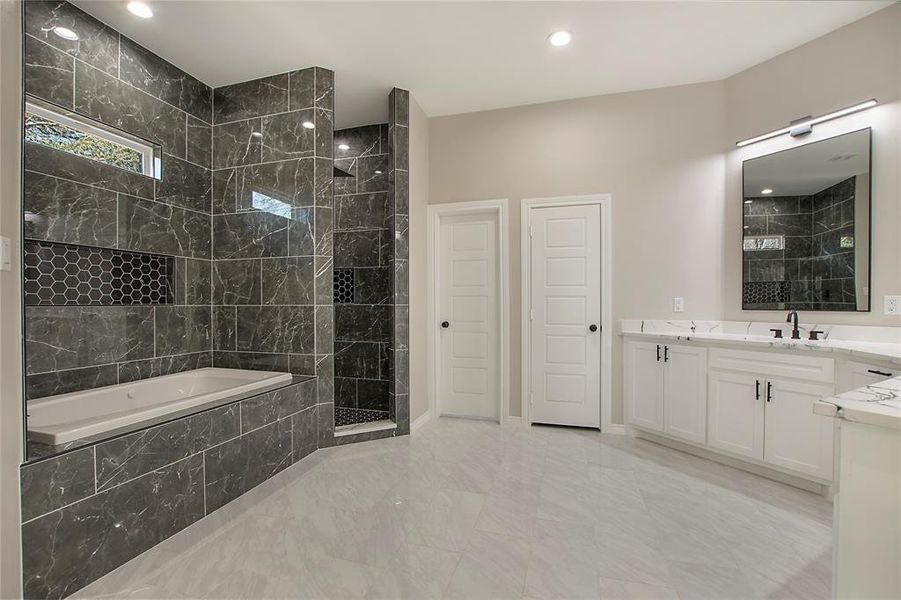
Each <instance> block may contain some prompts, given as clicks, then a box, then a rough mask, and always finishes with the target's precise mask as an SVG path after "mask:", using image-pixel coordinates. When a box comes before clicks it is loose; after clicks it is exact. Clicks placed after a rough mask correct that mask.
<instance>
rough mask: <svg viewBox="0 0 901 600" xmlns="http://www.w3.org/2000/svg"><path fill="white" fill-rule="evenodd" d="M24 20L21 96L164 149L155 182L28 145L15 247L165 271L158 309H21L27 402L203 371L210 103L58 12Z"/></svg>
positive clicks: (35, 13)
mask: <svg viewBox="0 0 901 600" xmlns="http://www.w3.org/2000/svg"><path fill="white" fill-rule="evenodd" d="M24 13H25V14H24V17H25V18H24V27H25V34H24V43H25V50H24V60H25V91H26V93H27V94H29V95H31V96H34V97H37V98H40V99H42V100H45V101H48V102H51V103H54V104H56V105H59V106H61V107H64V108H66V109H70V110H74V111H76V112H78V113H81V114H84V115H86V116H88V117H91V118H93V119H95V120H98V121H101V122H102V123H104V124H106V125H108V126H111V127H115V128H118V129H120V130H123V131H125V132H127V133H130V134H133V135H135V136H138V137H141V138H143V139H146V140H148V141H150V142H152V143H155V144H160V145H161V146H162V179H160V180H155V179H153V178H151V177H148V176H144V175H140V174H137V173H133V172H130V171H125V170H123V169H119V168H116V167H113V166H110V165H106V164H104V163H101V162H98V161H94V160H91V159H87V158H83V157H79V156H75V155H72V154H69V153H67V152H64V151H60V150H56V149H52V148H49V147H46V146H42V145H39V144H33V143H27V144H26V145H25V177H24V194H23V196H24V198H23V200H24V210H25V215H24V216H25V219H24V236H25V237H26V238H28V239H31V240H34V241H36V242H41V243H44V242H49V243H60V244H72V245H76V246H81V247H85V248H88V247H93V248H99V249H103V250H101V252H105V251H107V250H109V251H134V252H138V253H148V254H153V255H158V256H165V257H171V259H169V260H171V261H172V262H173V263H174V269H173V270H174V285H173V289H172V294H171V302H172V303H171V304H168V305H157V306H149V305H140V306H138V305H133V306H105V305H104V306H87V304H106V303H104V302H94V301H93V299H92V298H90V292H89V293H88V300H89V301H88V302H86V301H85V299H84V298H79V299H77V300H76V301H75V302H76V304H77V305H68V306H27V307H26V309H25V361H26V365H25V367H26V396H27V397H28V398H39V397H43V396H50V395H55V394H62V393H67V392H73V391H77V390H83V389H91V388H95V387H100V386H104V385H111V384H116V383H120V382H128V381H133V380H136V379H142V378H146V377H151V376H155V375H161V374H166V373H173V372H178V371H182V370H186V369H194V368H198V367H204V366H210V365H211V364H212V356H211V348H212V345H211V312H210V273H211V261H210V259H211V239H210V223H211V216H210V204H211V176H210V170H209V168H210V162H211V140H212V133H211V131H212V128H211V121H212V89H210V88H209V87H208V86H206V85H204V84H203V83H201V82H200V81H198V80H196V79H194V78H193V77H191V76H190V75H188V74H186V73H184V72H183V71H181V70H179V69H177V68H176V67H175V66H173V65H171V64H169V63H167V62H165V61H163V60H162V59H160V58H159V57H157V56H155V55H153V54H152V53H150V52H148V51H147V50H146V49H144V48H141V47H140V46H138V45H137V44H135V43H134V42H133V41H131V40H129V39H128V38H126V37H124V36H121V35H120V34H119V33H118V32H116V31H115V30H113V29H111V28H109V27H107V26H106V25H104V24H102V23H101V22H99V21H97V20H96V19H94V18H92V17H90V16H89V15H87V14H86V13H84V12H82V11H81V10H79V9H77V8H75V7H74V6H72V5H70V4H68V3H64V2H27V3H25V4H24ZM54 25H62V26H65V27H68V28H69V29H72V30H73V31H75V32H76V33H78V35H79V38H80V39H79V41H77V42H71V41H67V40H64V39H62V38H60V37H59V36H56V35H54V34H53V33H52V32H51V31H50V29H51V28H52V26H54ZM123 289H124V285H123ZM103 290H104V291H105V292H110V296H112V294H113V291H112V290H109V289H107V286H103ZM53 303H54V304H56V302H53Z"/></svg>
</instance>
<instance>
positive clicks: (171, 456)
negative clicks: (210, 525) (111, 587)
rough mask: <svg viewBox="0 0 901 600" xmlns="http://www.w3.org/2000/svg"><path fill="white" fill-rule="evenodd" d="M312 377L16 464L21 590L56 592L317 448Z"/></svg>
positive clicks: (43, 594) (64, 592)
mask: <svg viewBox="0 0 901 600" xmlns="http://www.w3.org/2000/svg"><path fill="white" fill-rule="evenodd" d="M318 413H319V406H318V401H317V385H316V382H315V381H314V380H312V379H308V380H306V381H302V382H296V383H293V384H291V385H289V386H287V387H283V388H280V389H277V390H275V391H271V392H267V393H263V394H260V395H257V396H252V397H250V398H247V399H245V400H241V401H240V402H235V403H232V404H227V405H224V406H220V407H217V408H212V409H210V410H207V411H204V412H201V413H198V414H195V415H191V416H188V417H184V418H180V419H176V420H174V421H170V422H168V423H164V424H162V425H157V426H155V427H151V428H149V429H145V430H142V431H137V432H134V433H130V434H127V435H124V436H121V437H117V438H114V439H110V440H106V441H103V442H100V443H97V444H94V445H91V446H87V447H83V448H80V449H78V450H73V451H71V452H68V453H65V454H60V455H57V456H54V457H51V458H48V459H46V460H42V461H40V462H34V463H30V464H26V465H23V466H22V468H21V493H22V570H23V582H24V592H25V593H24V595H25V597H26V598H62V597H65V596H68V595H70V594H72V593H74V592H75V591H77V590H78V589H80V588H82V587H84V586H85V585H87V584H88V583H90V582H91V581H94V580H95V579H97V578H98V577H101V576H102V575H105V574H106V573H108V572H110V571H112V570H113V569H115V568H116V567H118V566H119V565H122V564H124V563H125V562H127V561H129V560H131V559H132V558H134V557H135V556H137V555H138V554H140V553H142V552H144V551H145V550H147V549H149V548H151V547H152V546H154V545H156V544H158V543H160V542H161V541H163V540H164V539H166V538H168V537H170V536H172V535H173V534H175V533H177V532H178V531H180V530H182V529H184V528H185V527H187V526H188V525H190V524H191V523H193V522H195V521H197V520H198V519H201V518H203V517H204V516H205V515H208V514H210V513H211V512H213V511H215V510H216V509H218V508H220V507H222V506H223V505H225V504H227V503H228V502H230V501H232V500H234V499H235V498H237V497H238V496H240V495H242V494H244V493H245V492H247V491H249V490H250V489H251V488H253V487H255V486H257V485H259V484H260V483H262V482H263V481H265V480H267V479H269V478H270V477H272V476H273V475H275V474H277V473H279V472H280V471H282V470H283V469H285V468H286V467H288V466H290V465H292V464H294V463H296V462H298V461H299V460H301V459H303V458H305V457H307V456H309V455H310V454H312V453H313V452H314V451H315V450H316V449H317V448H318V442H319V433H318V427H319V422H320V419H319V415H318Z"/></svg>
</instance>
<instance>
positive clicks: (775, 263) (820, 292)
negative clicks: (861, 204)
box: [742, 177, 857, 311]
mask: <svg viewBox="0 0 901 600" xmlns="http://www.w3.org/2000/svg"><path fill="white" fill-rule="evenodd" d="M854 190H855V178H854V177H851V178H850V179H847V180H845V181H842V182H840V183H837V184H835V185H833V186H830V187H828V188H826V189H824V190H821V191H819V192H817V193H816V194H813V195H807V196H775V197H771V196H763V197H757V198H745V200H746V202H745V204H744V226H745V229H744V232H745V235H754V236H756V235H768V234H769V235H784V236H785V248H784V249H783V250H761V251H746V252H744V265H743V282H744V283H743V292H742V305H743V308H744V309H745V310H755V309H761V310H772V309H784V308H793V309H797V310H830V311H854V310H857V299H856V290H855V280H854V248H853V246H852V247H850V248H847V247H842V239H843V238H846V239H847V238H850V239H851V240H853V238H854ZM748 200H750V202H747V201H748ZM770 282H780V283H781V285H780V286H779V287H778V288H776V287H772V286H770V287H765V286H762V285H761V284H765V283H770Z"/></svg>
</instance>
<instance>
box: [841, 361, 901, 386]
mask: <svg viewBox="0 0 901 600" xmlns="http://www.w3.org/2000/svg"><path fill="white" fill-rule="evenodd" d="M896 375H901V368H899V366H898V365H885V364H877V363H864V362H859V361H855V360H842V361H839V363H838V378H837V385H836V390H835V392H836V393H837V394H841V393H843V392H848V391H851V390H856V389H857V388H862V387H864V386H867V385H871V384H874V383H879V382H880V381H884V380H886V379H888V378H890V377H894V376H896Z"/></svg>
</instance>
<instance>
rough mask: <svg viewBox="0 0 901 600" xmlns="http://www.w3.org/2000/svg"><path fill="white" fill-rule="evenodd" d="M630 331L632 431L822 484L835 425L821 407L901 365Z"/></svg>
mask: <svg viewBox="0 0 901 600" xmlns="http://www.w3.org/2000/svg"><path fill="white" fill-rule="evenodd" d="M623 337H624V356H625V360H624V369H625V373H624V374H625V377H624V390H623V391H624V399H625V415H626V424H627V426H628V427H629V428H630V430H631V431H632V432H633V433H636V434H639V435H642V434H646V433H647V434H651V435H650V436H645V437H651V438H652V439H655V440H657V441H663V442H664V443H666V442H667V441H668V440H672V441H673V442H676V443H677V444H675V445H676V446H677V447H679V448H680V449H687V450H689V451H692V449H695V450H697V453H698V454H700V455H702V456H706V457H708V458H712V459H714V460H719V459H721V460H722V462H726V463H728V464H730V465H732V466H737V467H739V468H746V469H748V470H751V471H753V472H755V473H758V474H761V475H764V476H770V477H773V478H775V479H779V480H782V481H786V482H788V483H795V484H796V485H797V484H800V485H802V487H808V488H809V489H814V488H816V487H817V486H819V489H820V490H822V491H826V490H829V489H830V486H831V485H832V482H833V479H834V471H835V467H834V456H835V452H834V447H835V435H836V425H835V419H832V418H830V417H829V416H825V415H822V414H816V413H815V412H814V407H815V405H816V404H817V403H818V402H819V401H820V400H821V399H823V398H825V397H829V396H833V395H834V394H836V393H840V392H842V391H846V390H850V389H854V388H856V387H860V386H861V385H867V384H869V383H875V382H877V381H880V380H884V379H887V378H889V377H891V376H893V375H897V374H898V373H899V372H901V368H899V367H901V365H898V364H895V363H892V362H886V363H878V362H873V363H868V362H861V361H860V360H850V359H846V358H833V357H832V356H822V355H817V353H815V352H811V351H809V349H808V350H805V351H804V352H803V353H798V352H792V351H791V350H787V349H775V348H774V349H768V350H748V349H744V348H741V347H739V345H736V346H735V347H731V346H728V345H724V344H722V343H706V342H705V341H704V340H697V339H691V340H686V339H681V340H674V339H672V338H671V337H660V338H659V339H655V338H654V337H652V336H648V335H647V334H644V335H641V336H634V337H632V336H630V335H629V334H628V333H624V334H623ZM806 482H810V483H812V484H814V486H809V485H805V483H806Z"/></svg>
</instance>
